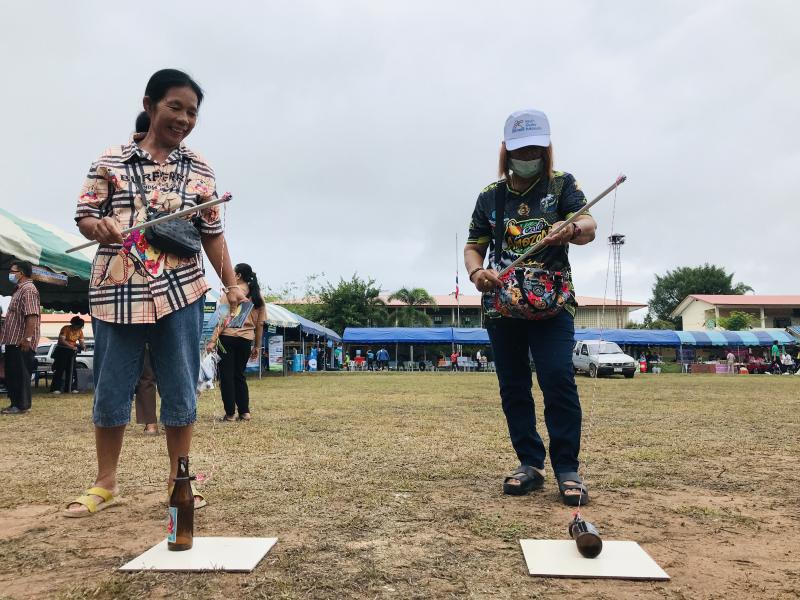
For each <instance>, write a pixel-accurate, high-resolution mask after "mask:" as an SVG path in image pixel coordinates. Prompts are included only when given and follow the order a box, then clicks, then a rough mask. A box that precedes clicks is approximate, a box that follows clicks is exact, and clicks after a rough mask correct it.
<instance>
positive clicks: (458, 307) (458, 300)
mask: <svg viewBox="0 0 800 600" xmlns="http://www.w3.org/2000/svg"><path fill="white" fill-rule="evenodd" d="M456 326H457V327H461V294H460V293H459V289H458V232H457V231H456Z"/></svg>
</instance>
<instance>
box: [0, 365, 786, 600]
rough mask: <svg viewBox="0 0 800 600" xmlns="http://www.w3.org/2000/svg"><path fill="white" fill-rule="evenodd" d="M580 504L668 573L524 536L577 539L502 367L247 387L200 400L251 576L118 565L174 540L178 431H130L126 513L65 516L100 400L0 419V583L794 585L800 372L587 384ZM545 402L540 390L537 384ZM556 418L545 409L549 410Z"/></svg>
mask: <svg viewBox="0 0 800 600" xmlns="http://www.w3.org/2000/svg"><path fill="white" fill-rule="evenodd" d="M578 383H579V387H580V392H581V399H582V403H583V406H584V447H583V451H582V458H583V460H584V465H585V470H586V471H585V479H586V482H587V484H588V485H589V487H590V490H591V493H592V496H593V503H592V504H591V506H589V507H587V509H586V510H585V511H584V516H585V517H586V518H587V519H589V520H591V521H593V522H594V523H596V524H597V526H598V528H599V529H600V530H601V532H602V533H603V536H604V538H605V539H629V540H634V541H637V542H639V543H640V544H641V545H642V546H643V547H644V548H645V549H646V550H647V551H648V552H649V553H650V554H651V556H653V557H654V558H655V559H656V560H657V561H658V562H659V564H660V565H661V566H662V567H663V568H664V569H665V570H666V571H667V572H668V573H669V574H670V575H671V577H672V581H670V582H666V583H652V582H649V583H641V582H640V583H636V582H624V581H597V580H593V581H590V580H585V581H579V580H566V579H538V578H532V577H530V576H528V575H527V572H526V570H525V564H524V561H523V558H522V552H521V550H520V548H519V544H518V539H519V538H548V539H565V537H566V524H567V522H568V521H569V519H570V514H571V513H570V511H569V509H567V507H564V506H562V505H561V504H559V502H558V495H557V490H556V486H555V483H554V480H553V477H552V473H550V472H548V479H547V482H546V486H545V489H544V491H542V492H538V493H535V494H532V495H530V496H527V497H522V498H512V497H505V496H503V495H502V493H501V482H502V477H503V475H504V474H505V473H506V472H507V471H508V470H509V469H510V468H511V467H513V466H515V465H516V462H515V458H514V455H513V453H512V451H511V448H510V444H509V442H508V438H507V431H506V428H505V421H504V419H503V416H502V412H501V410H500V407H499V399H498V393H497V382H496V379H495V377H494V375H492V374H478V373H475V374H469V373H465V374H441V373H438V374H437V373H417V374H394V373H392V374H373V373H352V374H314V375H295V376H292V377H288V378H283V379H280V378H270V379H265V380H263V381H257V380H255V381H251V388H250V389H251V396H252V398H253V420H252V421H251V422H250V423H219V422H217V421H216V420H215V416H216V415H220V414H222V408H221V401H220V400H219V398H218V396H216V393H215V392H207V393H205V394H204V395H203V397H202V399H201V405H200V417H199V420H198V423H197V425H196V430H195V444H194V448H193V452H192V457H191V459H192V469H193V470H194V471H195V472H198V473H202V474H203V475H205V476H206V478H207V479H206V481H205V482H204V484H203V490H204V492H205V493H206V494H207V497H208V499H209V506H208V507H207V508H205V509H203V510H202V511H200V512H198V513H197V516H196V520H195V530H196V534H197V535H206V536H208V535H241V536H270V537H272V536H276V537H278V538H279V541H278V544H277V546H275V548H274V549H273V550H272V552H271V553H270V554H269V555H268V556H267V558H266V559H265V560H264V561H263V562H262V563H261V564H260V565H259V566H258V568H257V569H256V570H255V571H254V572H253V573H251V574H230V573H228V574H226V573H207V574H199V575H198V574H193V575H175V574H154V573H140V574H121V573H119V572H117V571H116V570H115V569H116V568H117V567H119V566H120V565H122V564H123V563H124V562H126V561H128V560H129V559H131V558H133V557H134V556H136V555H137V554H139V553H140V552H142V551H143V550H145V549H147V548H149V547H150V546H152V545H153V544H155V543H156V542H158V541H159V540H160V539H163V537H164V535H165V513H166V504H165V495H166V485H165V456H166V450H165V442H164V436H163V435H162V436H159V437H157V438H146V437H144V436H142V434H141V430H140V428H139V427H135V426H131V427H130V428H129V430H128V435H127V437H126V443H125V446H124V448H123V453H122V460H121V468H120V486H121V491H122V494H123V496H124V497H125V498H126V499H127V504H126V505H124V506H120V507H116V508H113V509H109V510H108V511H106V512H103V513H100V514H98V515H96V516H94V517H91V518H88V519H64V518H62V517H60V515H59V512H60V509H61V508H62V506H63V504H64V503H66V501H67V500H69V499H71V498H72V497H74V496H76V495H77V494H79V493H80V492H82V491H83V489H85V488H86V487H88V484H90V483H91V478H92V477H93V475H94V464H95V459H94V446H93V435H92V429H91V426H90V408H91V398H90V397H89V396H76V397H65V396H58V397H50V396H46V395H39V396H35V397H34V409H33V411H32V412H31V413H30V414H29V415H26V416H21V417H5V418H2V419H0V464H2V477H3V485H2V486H0V597H10V598H51V597H52V598H69V599H77V598H161V597H164V598H166V597H170V598H223V597H227V598H231V597H239V598H365V599H366V598H523V597H524V598H560V597H563V596H565V595H567V594H570V595H573V594H579V595H581V596H583V597H587V598H608V599H612V598H614V599H616V598H671V599H679V598H745V597H747V598H796V597H798V595H800V572H799V570H798V565H800V545H798V544H797V540H798V539H800V518H799V517H798V514H797V511H796V504H797V500H798V477H797V473H798V470H799V469H800V441H798V440H799V439H800V418H798V409H799V408H800V393H798V391H800V377H768V376H747V377H741V376H735V377H725V376H681V375H661V376H637V377H636V378H635V379H633V380H624V379H601V380H590V379H588V378H584V377H580V378H579V380H578ZM535 392H536V397H537V398H538V397H539V396H538V390H535ZM537 412H538V414H539V416H540V421H541V405H540V404H539V405H537Z"/></svg>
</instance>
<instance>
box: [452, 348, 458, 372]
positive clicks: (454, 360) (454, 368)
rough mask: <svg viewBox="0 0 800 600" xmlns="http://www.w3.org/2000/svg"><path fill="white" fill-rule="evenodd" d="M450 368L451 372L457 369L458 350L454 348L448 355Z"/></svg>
mask: <svg viewBox="0 0 800 600" xmlns="http://www.w3.org/2000/svg"><path fill="white" fill-rule="evenodd" d="M450 370H451V371H453V372H455V371H458V352H456V351H455V350H453V353H452V354H451V355H450Z"/></svg>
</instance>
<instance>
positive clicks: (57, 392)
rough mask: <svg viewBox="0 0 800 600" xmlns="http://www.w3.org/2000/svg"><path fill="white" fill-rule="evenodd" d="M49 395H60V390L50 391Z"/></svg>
mask: <svg viewBox="0 0 800 600" xmlns="http://www.w3.org/2000/svg"><path fill="white" fill-rule="evenodd" d="M50 393H51V394H60V393H61V390H53V391H52V392H50Z"/></svg>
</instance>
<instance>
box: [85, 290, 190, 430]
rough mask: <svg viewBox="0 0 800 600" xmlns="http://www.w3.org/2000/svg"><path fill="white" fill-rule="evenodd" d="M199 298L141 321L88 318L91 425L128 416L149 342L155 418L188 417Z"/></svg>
mask: <svg viewBox="0 0 800 600" xmlns="http://www.w3.org/2000/svg"><path fill="white" fill-rule="evenodd" d="M203 304H204V301H203V299H202V298H201V299H200V300H198V301H196V302H193V303H192V304H190V305H189V306H186V307H184V308H181V309H179V310H177V311H175V312H173V313H170V314H168V315H167V316H165V317H163V318H161V319H159V320H158V321H156V322H155V323H149V324H143V325H124V324H117V323H108V322H106V321H100V320H98V319H92V328H93V329H94V410H93V414H92V418H93V420H94V424H95V425H97V426H98V427H117V426H119V425H126V424H127V423H128V422H129V421H130V418H131V404H132V402H133V394H134V390H135V388H136V384H137V383H138V381H139V377H140V376H141V374H142V366H143V363H144V349H145V344H148V345H149V346H150V360H151V361H152V364H153V371H154V372H155V376H156V382H157V383H158V393H159V395H160V396H161V423H162V424H163V425H165V426H167V427H183V426H186V425H191V424H192V423H194V421H195V419H196V417H197V391H196V390H197V378H198V375H199V373H200V335H201V332H202V327H203Z"/></svg>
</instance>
